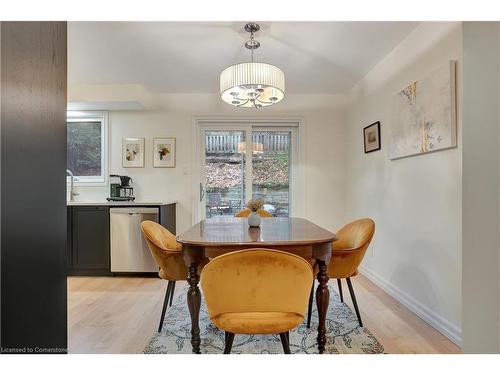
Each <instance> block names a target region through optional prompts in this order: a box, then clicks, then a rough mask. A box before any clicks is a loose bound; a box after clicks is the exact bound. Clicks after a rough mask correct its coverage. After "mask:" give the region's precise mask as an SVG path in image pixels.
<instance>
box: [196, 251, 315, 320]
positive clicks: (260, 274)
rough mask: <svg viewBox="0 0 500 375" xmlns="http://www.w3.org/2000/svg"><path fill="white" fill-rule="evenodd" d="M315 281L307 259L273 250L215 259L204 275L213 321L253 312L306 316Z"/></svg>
mask: <svg viewBox="0 0 500 375" xmlns="http://www.w3.org/2000/svg"><path fill="white" fill-rule="evenodd" d="M312 281H313V273H312V267H311V265H310V264H309V263H308V262H307V261H306V260H305V259H303V258H301V257H299V256H297V255H293V254H290V253H286V252H283V251H278V250H270V249H247V250H240V251H235V252H231V253H227V254H224V255H221V256H219V257H217V258H214V259H213V260H212V261H210V263H208V264H207V265H206V266H205V268H204V269H203V271H202V272H201V287H202V289H203V294H204V297H205V302H206V305H207V309H208V313H209V316H210V318H215V317H217V316H218V315H220V314H225V313H252V312H283V313H295V314H299V315H301V316H304V315H305V311H306V308H307V302H308V299H309V292H310V290H311V285H312Z"/></svg>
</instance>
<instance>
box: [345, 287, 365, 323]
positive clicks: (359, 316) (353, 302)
mask: <svg viewBox="0 0 500 375" xmlns="http://www.w3.org/2000/svg"><path fill="white" fill-rule="evenodd" d="M347 286H348V287H349V293H351V300H352V304H353V305H354V310H356V316H357V317H358V322H359V325H360V326H361V327H363V322H362V321H361V315H360V314H359V309H358V303H357V302H356V295H355V294H354V289H353V288H352V284H351V278H350V277H348V278H347Z"/></svg>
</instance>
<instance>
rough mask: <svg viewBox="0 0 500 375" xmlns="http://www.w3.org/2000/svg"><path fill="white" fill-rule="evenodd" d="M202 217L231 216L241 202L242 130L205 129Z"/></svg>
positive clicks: (243, 144)
mask: <svg viewBox="0 0 500 375" xmlns="http://www.w3.org/2000/svg"><path fill="white" fill-rule="evenodd" d="M205 168H206V176H207V180H206V184H205V186H206V193H207V198H206V217H207V218H210V217H212V216H214V215H228V216H234V214H235V213H237V212H238V211H240V210H241V209H242V208H243V206H244V205H245V200H244V197H245V183H244V180H245V132H243V131H206V132H205Z"/></svg>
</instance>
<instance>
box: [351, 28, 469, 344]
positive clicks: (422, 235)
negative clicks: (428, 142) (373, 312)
mask: <svg viewBox="0 0 500 375" xmlns="http://www.w3.org/2000/svg"><path fill="white" fill-rule="evenodd" d="M461 46H462V39H461V24H460V23H433V22H426V23H423V24H421V25H420V26H419V27H417V28H416V29H415V30H414V31H413V32H412V33H411V34H409V35H408V37H407V38H406V39H404V40H403V41H402V42H401V43H400V44H399V45H398V46H397V47H396V48H395V49H394V50H393V51H392V52H391V53H390V54H389V55H387V56H386V57H385V58H384V59H383V60H382V61H381V62H380V63H379V64H378V65H377V66H375V67H374V68H373V70H372V71H370V72H369V74H368V75H367V76H366V77H365V78H364V79H363V80H362V81H360V82H359V83H358V84H357V85H356V86H355V87H354V89H353V90H352V102H351V106H350V114H349V125H348V133H347V141H346V146H347V176H346V213H347V219H348V220H351V219H355V218H359V217H372V218H373V219H374V220H375V222H376V232H375V237H374V239H373V242H372V246H371V250H370V251H369V254H368V255H367V256H366V257H365V260H364V263H363V268H362V272H363V273H364V274H365V275H366V276H368V277H369V278H371V279H372V280H373V281H374V282H375V283H376V284H378V285H379V286H381V287H382V288H383V289H385V290H386V291H387V292H388V293H389V294H391V295H393V296H394V297H396V298H397V299H398V300H400V301H401V302H402V303H403V304H405V305H406V306H407V307H409V308H410V309H411V310H413V311H414V312H416V313H417V314H418V315H420V316H421V317H422V318H423V319H424V320H426V321H427V322H429V323H430V324H431V325H433V326H434V327H435V328H437V329H438V330H440V331H441V332H443V333H445V334H446V335H447V336H448V337H450V338H451V339H452V340H453V341H455V342H457V343H460V336H461V329H460V326H461V236H460V233H461V148H462V146H461V143H462V137H461V129H462V125H461V116H460V113H461V107H460V105H461V95H460V92H461V69H462V68H461V60H462V47H461ZM448 60H457V61H458V64H457V85H458V93H459V95H458V113H459V116H458V147H457V148H454V149H450V150H445V151H439V152H435V153H429V154H425V155H419V156H414V157H409V158H404V159H399V160H393V161H391V160H389V159H388V156H387V144H388V141H389V134H390V129H391V126H393V124H392V123H391V99H392V96H393V95H394V94H395V93H396V92H397V91H399V89H401V88H402V87H404V86H405V85H406V84H407V83H409V82H412V81H414V80H417V79H419V78H420V77H422V76H424V75H425V74H427V73H428V72H430V71H432V70H433V69H434V68H435V67H436V66H438V65H440V64H442V63H445V62H447V61H448ZM375 121H380V122H381V139H382V149H381V150H380V151H376V152H373V153H369V154H364V152H363V137H362V128H363V127H364V126H366V125H369V124H371V123H373V122H375Z"/></svg>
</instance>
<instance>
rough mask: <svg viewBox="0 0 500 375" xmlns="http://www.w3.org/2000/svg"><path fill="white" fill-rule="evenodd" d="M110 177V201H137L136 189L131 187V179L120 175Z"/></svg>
mask: <svg viewBox="0 0 500 375" xmlns="http://www.w3.org/2000/svg"><path fill="white" fill-rule="evenodd" d="M109 177H110V178H109V198H107V200H108V201H133V200H134V199H135V197H134V188H133V187H132V186H130V183H131V182H133V181H132V178H131V177H129V176H120V175H118V174H111V175H109Z"/></svg>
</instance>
